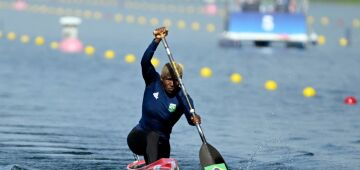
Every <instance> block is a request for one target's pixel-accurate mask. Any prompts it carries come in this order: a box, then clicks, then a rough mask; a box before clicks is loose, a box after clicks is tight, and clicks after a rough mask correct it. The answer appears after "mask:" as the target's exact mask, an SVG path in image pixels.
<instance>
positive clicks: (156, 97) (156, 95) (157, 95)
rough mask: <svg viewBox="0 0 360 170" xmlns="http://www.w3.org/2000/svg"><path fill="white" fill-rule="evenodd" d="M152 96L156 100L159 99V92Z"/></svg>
mask: <svg viewBox="0 0 360 170" xmlns="http://www.w3.org/2000/svg"><path fill="white" fill-rule="evenodd" d="M153 96H154V97H155V99H156V100H157V99H158V98H159V92H155V93H153Z"/></svg>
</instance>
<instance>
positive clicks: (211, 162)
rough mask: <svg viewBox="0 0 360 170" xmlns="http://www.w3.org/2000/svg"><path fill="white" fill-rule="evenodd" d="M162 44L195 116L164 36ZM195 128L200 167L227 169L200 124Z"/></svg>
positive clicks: (212, 169) (209, 169) (206, 169)
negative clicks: (197, 134) (199, 141)
mask: <svg viewBox="0 0 360 170" xmlns="http://www.w3.org/2000/svg"><path fill="white" fill-rule="evenodd" d="M161 42H162V44H163V45H164V47H165V50H166V53H167V56H168V58H169V60H170V65H171V67H172V69H173V70H174V71H175V75H176V78H177V79H178V81H179V84H180V87H181V90H182V91H183V93H184V95H185V98H186V102H187V104H188V105H189V108H190V113H191V114H192V115H193V116H195V110H194V107H193V106H192V105H191V103H190V100H189V97H188V93H187V91H186V88H185V86H184V83H183V82H182V79H181V77H180V74H179V72H178V71H177V69H176V65H175V60H174V58H173V56H172V54H171V52H170V48H169V45H168V43H167V41H166V39H165V37H164V38H162V41H161ZM196 128H197V130H198V132H199V135H200V138H201V140H202V142H203V143H202V145H201V148H200V151H199V157H200V164H201V167H202V168H203V169H204V170H214V169H218V170H227V169H228V168H227V165H226V163H225V160H224V158H223V157H222V156H221V155H220V153H219V151H217V150H216V149H215V147H213V146H211V145H210V144H209V143H208V142H207V141H206V139H205V135H204V132H203V131H202V129H201V126H200V124H198V123H197V124H196Z"/></svg>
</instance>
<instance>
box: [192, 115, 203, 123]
mask: <svg viewBox="0 0 360 170" xmlns="http://www.w3.org/2000/svg"><path fill="white" fill-rule="evenodd" d="M191 121H192V123H194V124H201V117H200V115H198V114H195V116H191Z"/></svg>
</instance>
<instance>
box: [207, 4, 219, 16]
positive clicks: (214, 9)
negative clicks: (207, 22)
mask: <svg viewBox="0 0 360 170" xmlns="http://www.w3.org/2000/svg"><path fill="white" fill-rule="evenodd" d="M216 12H217V6H216V4H214V3H210V4H207V5H206V6H205V13H206V14H209V15H215V14H216Z"/></svg>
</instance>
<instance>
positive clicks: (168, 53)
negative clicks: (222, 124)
mask: <svg viewBox="0 0 360 170" xmlns="http://www.w3.org/2000/svg"><path fill="white" fill-rule="evenodd" d="M161 39H162V41H161V42H162V44H163V45H164V47H165V50H166V53H167V56H168V58H169V60H170V65H171V67H172V69H173V70H174V71H175V75H176V78H177V79H178V81H179V83H180V87H181V90H182V91H183V93H184V95H185V98H186V102H187V103H188V105H189V108H190V113H191V114H192V115H193V116H195V109H194V107H193V106H192V105H191V103H190V99H189V97H188V93H187V91H186V88H185V85H184V83H183V81H182V79H181V77H180V74H179V72H178V70H177V69H176V65H175V60H174V57H173V56H172V54H171V51H170V48H169V45H168V43H167V41H166V38H165V37H163V38H161ZM195 125H196V128H197V130H198V132H199V135H200V138H201V140H202V142H203V143H207V142H206V139H205V135H204V132H203V131H202V129H201V126H200V124H198V123H196V124H195Z"/></svg>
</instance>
